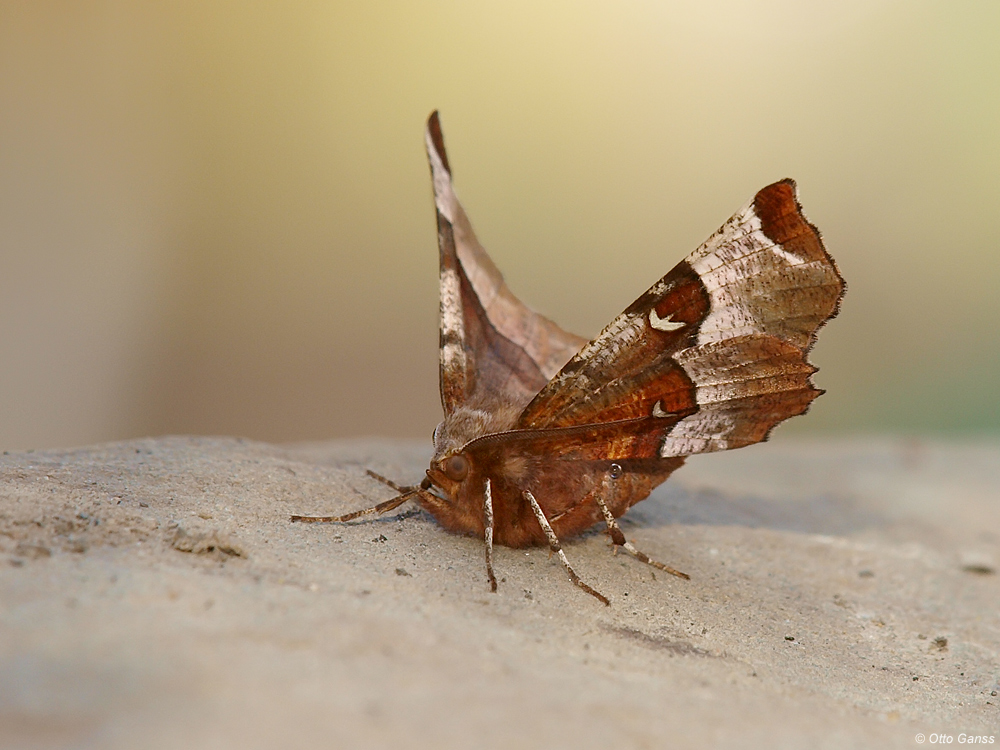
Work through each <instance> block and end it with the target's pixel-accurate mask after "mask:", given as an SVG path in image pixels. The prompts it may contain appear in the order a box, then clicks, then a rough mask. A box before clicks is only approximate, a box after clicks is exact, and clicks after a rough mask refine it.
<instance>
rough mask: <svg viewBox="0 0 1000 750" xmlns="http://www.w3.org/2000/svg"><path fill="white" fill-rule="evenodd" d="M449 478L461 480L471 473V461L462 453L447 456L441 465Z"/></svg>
mask: <svg viewBox="0 0 1000 750" xmlns="http://www.w3.org/2000/svg"><path fill="white" fill-rule="evenodd" d="M441 468H442V469H443V471H444V473H445V475H447V477H448V479H453V480H454V481H456V482H461V481H462V480H463V479H465V478H466V477H467V476H468V475H469V461H468V459H466V458H465V456H463V455H462V454H458V455H455V456H450V457H449V458H446V459H445V461H444V464H443V465H442V466H441Z"/></svg>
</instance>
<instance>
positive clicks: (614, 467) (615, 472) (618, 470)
mask: <svg viewBox="0 0 1000 750" xmlns="http://www.w3.org/2000/svg"><path fill="white" fill-rule="evenodd" d="M608 473H609V474H611V478H612V479H618V477H620V476H621V475H622V474H624V473H625V470H624V469H622V466H621V464H611V469H610V470H609V471H608Z"/></svg>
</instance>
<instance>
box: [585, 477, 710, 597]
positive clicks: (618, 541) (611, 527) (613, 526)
mask: <svg viewBox="0 0 1000 750" xmlns="http://www.w3.org/2000/svg"><path fill="white" fill-rule="evenodd" d="M597 504H598V505H599V506H600V508H601V513H603V514H604V522H605V523H606V524H607V525H608V533H609V534H610V535H611V541H612V542H614V544H615V548H614V549H615V552H617V551H618V548H619V547H621V548H622V549H623V550H625V551H626V552H628V553H629V554H630V555H632V556H633V557H634V558H635V559H636V560H638V561H639V562H644V563H646V565H652V566H653V567H654V568H657V569H658V570H662V571H664V572H665V573H669V574H670V575H672V576H677V577H678V578H683V579H684V580H685V581H689V580H691V576H689V575H688V574H687V573H681V572H680V571H679V570H674V569H673V568H671V567H670V566H669V565H664V564H663V563H661V562H659V561H657V560H654V559H653V558H651V557H649V556H648V555H647V554H645V553H644V552H640V551H639V550H637V549H636V548H635V546H634V545H633V544H632V542H630V541H629V540H628V539H626V538H625V535H624V534H623V533H622V529H621V526H619V525H618V521H617V520H616V519H615V517H614V516H613V515H612V514H611V509H610V508H608V504H607V503H605V502H604V498H603V497H601V496H600V495H598V496H597Z"/></svg>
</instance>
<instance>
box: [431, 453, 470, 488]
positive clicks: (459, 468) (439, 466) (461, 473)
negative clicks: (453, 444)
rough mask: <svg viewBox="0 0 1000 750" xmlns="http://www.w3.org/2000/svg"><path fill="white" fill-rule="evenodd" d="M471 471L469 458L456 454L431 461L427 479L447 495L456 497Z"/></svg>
mask: <svg viewBox="0 0 1000 750" xmlns="http://www.w3.org/2000/svg"><path fill="white" fill-rule="evenodd" d="M471 469H472V463H471V462H470V461H469V457H468V456H466V455H465V454H464V453H458V452H454V453H449V454H447V455H445V456H444V457H442V458H439V459H435V460H433V461H431V466H430V468H429V469H428V470H427V477H428V478H429V479H430V480H431V482H433V483H434V484H435V485H437V486H438V487H440V488H441V489H443V490H444V491H445V493H446V494H448V495H449V496H452V497H454V495H455V493H457V492H458V488H459V487H460V486H461V485H462V482H464V481H465V479H466V477H468V476H469V471H470V470H471Z"/></svg>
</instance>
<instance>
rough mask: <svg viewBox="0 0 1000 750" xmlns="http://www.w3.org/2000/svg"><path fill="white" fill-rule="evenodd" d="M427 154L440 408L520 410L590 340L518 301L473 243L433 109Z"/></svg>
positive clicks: (481, 250)
mask: <svg viewBox="0 0 1000 750" xmlns="http://www.w3.org/2000/svg"><path fill="white" fill-rule="evenodd" d="M426 141H427V156H428V159H429V160H430V166H431V176H432V178H433V183H434V202H435V205H436V207H437V224H438V247H439V249H440V258H441V282H440V283H441V403H442V406H443V407H444V411H445V414H446V415H447V414H451V413H452V412H453V411H454V410H455V409H456V408H458V407H459V406H461V405H463V404H466V403H470V402H473V403H477V404H483V403H491V402H495V401H497V400H500V401H506V402H509V403H512V404H516V405H518V406H519V407H520V406H521V405H524V404H527V403H528V401H529V400H530V399H531V398H532V397H533V396H534V395H535V394H536V393H538V391H539V390H540V389H541V388H542V387H543V386H544V385H545V384H546V383H547V382H548V381H549V379H550V378H552V376H553V375H555V374H556V373H557V372H559V370H560V368H561V367H562V366H563V365H565V364H566V362H567V361H568V360H569V359H570V357H572V356H573V355H574V354H576V353H577V352H578V351H579V350H580V348H581V347H582V346H583V345H584V344H585V343H586V342H587V340H586V339H584V338H581V337H579V336H575V335H573V334H571V333H568V332H566V331H564V330H562V329H561V328H560V327H559V326H557V325H556V324H555V323H553V322H552V321H551V320H549V319H548V318H546V317H544V316H542V315H539V314H538V313H536V312H534V311H533V310H531V309H529V308H528V307H527V306H526V305H524V304H522V303H521V302H520V301H519V300H518V299H517V298H516V297H515V296H514V295H513V294H512V293H511V291H510V289H508V287H507V284H506V283H504V280H503V276H501V274H500V272H499V271H498V270H497V268H496V266H495V265H493V261H491V260H490V257H489V256H488V255H487V254H486V251H485V250H484V249H483V247H482V245H480V244H479V241H478V240H477V239H476V235H475V233H474V232H473V230H472V225H471V224H470V222H469V219H468V217H467V216H466V214H465V211H464V210H463V209H462V206H461V204H460V203H459V202H458V199H457V198H456V197H455V191H454V189H453V187H452V183H451V168H450V166H449V164H448V155H447V153H446V151H445V148H444V138H443V136H442V133H441V124H440V121H439V119H438V114H437V112H434V113H433V114H432V115H431V116H430V119H429V120H428V121H427V133H426Z"/></svg>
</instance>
